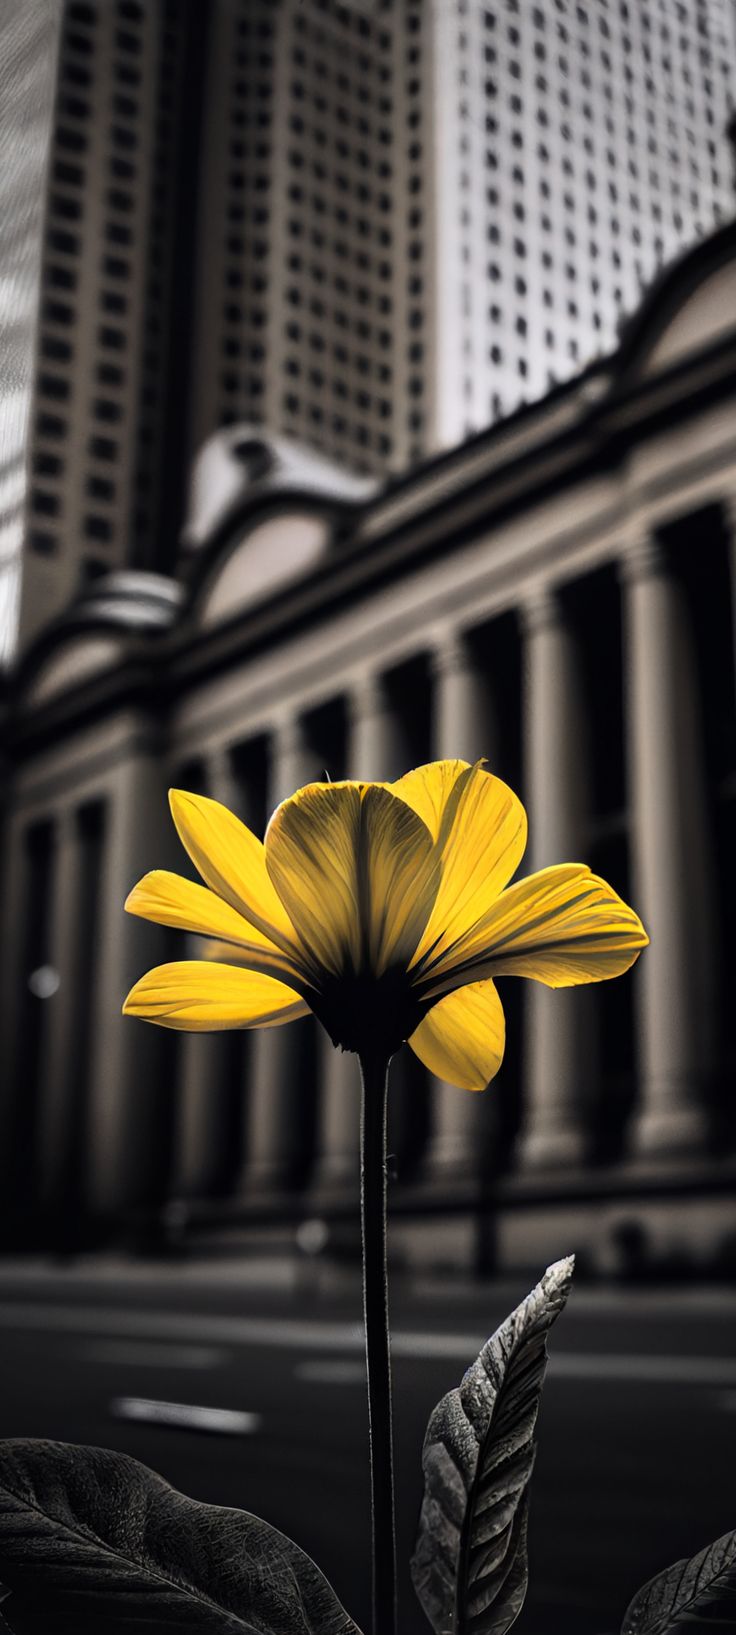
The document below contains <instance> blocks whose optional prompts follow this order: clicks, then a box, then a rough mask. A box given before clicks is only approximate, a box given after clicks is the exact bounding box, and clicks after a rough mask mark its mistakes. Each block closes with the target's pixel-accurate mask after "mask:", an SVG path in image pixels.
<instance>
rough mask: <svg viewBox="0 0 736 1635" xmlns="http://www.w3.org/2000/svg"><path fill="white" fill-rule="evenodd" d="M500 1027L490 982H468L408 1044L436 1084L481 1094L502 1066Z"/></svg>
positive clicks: (439, 1005) (436, 1007)
mask: <svg viewBox="0 0 736 1635" xmlns="http://www.w3.org/2000/svg"><path fill="white" fill-rule="evenodd" d="M505 1038H506V1026H505V1021H504V1014H503V1007H502V1005H501V1001H500V999H499V997H498V994H497V993H496V989H495V987H494V984H493V983H492V982H473V983H470V985H469V986H468V987H465V988H458V989H457V990H456V992H455V993H450V994H446V995H445V998H444V999H440V1000H438V1002H437V1004H436V1005H434V1006H433V1007H432V1010H431V1011H429V1013H428V1014H427V1016H425V1018H424V1021H423V1022H420V1024H419V1027H418V1028H417V1029H416V1031H415V1032H414V1033H412V1035H411V1038H410V1040H409V1044H410V1045H411V1048H412V1050H413V1051H414V1052H415V1053H416V1055H417V1056H418V1057H419V1060H420V1062H424V1065H425V1067H428V1068H429V1070H430V1073H436V1075H437V1077H438V1079H447V1081H448V1082H449V1083H450V1084H456V1085H459V1087H460V1089H461V1090H485V1087H486V1085H487V1084H488V1082H489V1080H490V1079H492V1078H493V1076H494V1074H496V1073H497V1072H498V1069H499V1067H500V1066H501V1062H502V1061H503V1049H504V1043H505Z"/></svg>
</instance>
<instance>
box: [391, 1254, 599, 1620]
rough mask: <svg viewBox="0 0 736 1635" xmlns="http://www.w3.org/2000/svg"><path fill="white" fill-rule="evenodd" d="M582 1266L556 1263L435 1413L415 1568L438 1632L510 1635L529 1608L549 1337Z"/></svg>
mask: <svg viewBox="0 0 736 1635" xmlns="http://www.w3.org/2000/svg"><path fill="white" fill-rule="evenodd" d="M573 1265H574V1260H573V1258H572V1257H570V1258H569V1259H567V1260H559V1261H557V1262H556V1263H555V1264H554V1265H553V1266H550V1267H548V1269H547V1271H546V1272H545V1274H544V1277H543V1278H542V1280H541V1282H540V1283H538V1284H537V1287H536V1288H535V1289H533V1290H532V1292H531V1294H529V1295H527V1297H526V1300H524V1301H522V1304H521V1305H520V1306H517V1308H516V1311H513V1312H512V1313H511V1316H510V1317H507V1318H506V1321H505V1322H504V1323H502V1324H501V1327H500V1328H498V1329H497V1330H496V1332H495V1334H493V1335H492V1336H491V1339H490V1340H488V1341H487V1342H486V1344H485V1345H484V1347H483V1350H482V1351H481V1353H480V1356H479V1357H478V1359H477V1361H476V1362H474V1363H473V1366H472V1368H469V1369H468V1372H467V1374H466V1375H465V1377H464V1379H463V1381H462V1383H461V1385H460V1386H459V1388H458V1389H457V1390H454V1391H450V1392H449V1393H448V1395H447V1396H446V1397H443V1398H442V1401H441V1402H440V1403H438V1404H437V1407H436V1408H435V1409H434V1412H433V1413H432V1414H431V1416H430V1420H429V1424H428V1426H427V1434H426V1436H425V1438H424V1449H423V1453H422V1469H423V1471H424V1500H423V1503H422V1509H421V1514H420V1517H419V1532H418V1536H417V1542H416V1546H415V1550H414V1555H413V1558H412V1564H411V1570H412V1578H413V1581H414V1588H415V1590H416V1592H417V1595H418V1597H419V1600H420V1602H421V1604H422V1607H423V1608H424V1611H425V1612H426V1614H427V1617H428V1619H429V1622H430V1624H431V1625H432V1628H433V1630H434V1631H435V1635H504V1631H505V1630H507V1629H509V1628H510V1626H511V1624H512V1623H513V1622H514V1619H515V1618H517V1617H518V1615H519V1613H520V1611H521V1608H522V1606H523V1603H524V1597H525V1595H526V1586H527V1576H528V1572H527V1542H526V1540H527V1513H528V1488H529V1479H530V1476H531V1473H532V1465H533V1462H534V1429H535V1425H536V1421H537V1413H538V1411H539V1400H540V1396H541V1391H542V1383H543V1380H544V1372H545V1368H546V1366H547V1344H546V1341H547V1334H548V1332H549V1330H550V1328H551V1326H552V1324H553V1322H554V1321H555V1318H556V1317H558V1316H559V1314H560V1312H561V1311H562V1308H563V1306H564V1304H565V1301H566V1300H567V1296H568V1294H569V1292H570V1283H571V1280H572V1272H573Z"/></svg>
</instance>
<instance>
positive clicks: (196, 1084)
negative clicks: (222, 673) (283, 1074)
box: [172, 749, 244, 1199]
mask: <svg viewBox="0 0 736 1635" xmlns="http://www.w3.org/2000/svg"><path fill="white" fill-rule="evenodd" d="M204 787H205V789H206V791H207V794H208V795H209V796H210V798H211V799H212V800H218V801H221V803H222V805H223V806H228V807H230V808H231V810H232V811H235V812H237V809H238V790H237V786H236V782H235V779H234V777H233V772H232V764H231V761H230V756H229V754H228V752H227V750H224V749H219V750H216V751H213V752H212V753H211V754H210V755H208V757H207V761H206V764H205V768H204ZM187 940H188V942H189V947H188V948H187V950H186V955H185V954H184V953H183V952H182V955H181V957H182V958H184V957H187V958H199V957H200V953H201V950H200V945H199V939H197V938H195V937H192V938H191V939H187ZM241 1047H242V1039H241V1036H240V1035H239V1034H236V1033H183V1034H181V1036H180V1040H179V1071H178V1075H177V1076H178V1084H179V1091H178V1108H177V1131H176V1141H175V1157H174V1168H173V1173H174V1181H173V1186H172V1191H173V1193H174V1196H175V1197H176V1198H177V1199H179V1198H207V1197H210V1196H217V1195H218V1194H220V1193H221V1192H222V1191H223V1189H224V1187H225V1186H226V1184H227V1179H228V1176H229V1175H230V1176H231V1175H232V1173H233V1172H234V1170H236V1169H237V1161H236V1159H235V1158H234V1155H233V1153H232V1152H231V1151H230V1150H229V1148H230V1141H231V1133H230V1119H229V1116H228V1108H227V1106H226V1103H227V1100H228V1097H229V1095H230V1094H231V1092H232V1089H233V1083H234V1080H235V1077H236V1065H237V1056H238V1054H239V1053H240V1054H241V1055H242V1048H241ZM242 1088H243V1091H244V1086H243V1087H242Z"/></svg>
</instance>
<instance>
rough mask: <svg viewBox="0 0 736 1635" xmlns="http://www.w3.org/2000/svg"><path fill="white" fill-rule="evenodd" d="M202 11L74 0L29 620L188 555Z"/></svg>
mask: <svg viewBox="0 0 736 1635" xmlns="http://www.w3.org/2000/svg"><path fill="white" fill-rule="evenodd" d="M198 15H199V8H198V7H197V6H196V5H192V4H190V3H189V0H160V3H157V4H156V5H155V6H148V5H144V4H142V3H140V0H67V3H66V5H65V7H64V12H63V21H62V27H61V37H60V45H59V66H58V84H57V95H56V107H55V115H54V130H53V139H52V151H51V156H50V162H49V175H48V193H47V201H46V226H45V237H44V245H43V255H42V274H41V300H40V311H39V319H38V335H37V372H36V381H35V401H34V409H33V420H32V427H31V445H32V447H31V485H30V492H29V497H28V514H27V534H26V558H27V571H26V573H25V576H24V584H23V604H22V626H23V631H24V634H25V633H27V632H29V631H34V630H37V629H39V628H41V626H42V625H43V624H44V622H45V621H46V620H47V619H48V618H49V617H51V616H52V615H53V614H54V613H57V612H58V611H59V610H60V609H61V608H62V607H64V606H66V605H67V604H68V602H69V601H70V600H71V599H72V597H73V596H74V594H75V593H76V591H77V589H78V588H79V586H80V584H83V583H84V582H85V581H87V580H88V579H90V578H92V577H94V576H95V575H96V574H99V573H103V572H107V571H108V570H109V569H110V568H113V567H116V566H118V567H122V566H124V565H126V564H127V565H130V566H146V567H151V566H154V565H160V566H164V565H167V563H168V564H170V563H171V561H172V560H173V549H174V547H175V543H176V537H177V529H178V522H179V519H180V514H181V513H180V506H181V493H182V475H181V473H182V468H183V464H184V449H183V443H182V425H183V416H182V409H181V404H182V398H183V396H184V395H185V392H186V387H187V380H188V364H187V359H186V349H185V348H184V347H183V346H182V336H183V335H186V334H187V332H188V326H189V293H188V291H189V279H188V277H187V275H186V269H187V268H188V265H189V263H190V261H191V256H192V252H193V245H192V237H191V230H192V220H193V218H192V211H191V204H190V187H189V178H190V175H191V172H192V170H193V169H194V168H195V167H196V152H197V132H198V126H197V120H196V108H197V87H198V76H197V74H196V73H195V71H194V64H195V63H196V64H198V63H199V59H200V55H201V41H200V34H201V30H200V26H199V22H198Z"/></svg>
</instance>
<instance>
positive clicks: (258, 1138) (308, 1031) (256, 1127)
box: [242, 716, 319, 1198]
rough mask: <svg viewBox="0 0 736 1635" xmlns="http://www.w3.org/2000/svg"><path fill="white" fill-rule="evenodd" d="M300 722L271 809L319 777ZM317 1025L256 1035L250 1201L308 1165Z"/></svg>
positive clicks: (276, 740)
mask: <svg viewBox="0 0 736 1635" xmlns="http://www.w3.org/2000/svg"><path fill="white" fill-rule="evenodd" d="M318 775H319V774H318V773H317V771H316V769H315V767H314V763H313V757H312V756H311V755H310V752H309V746H308V744H307V742H306V740H305V737H304V732H303V729H302V725H301V722H300V721H299V720H298V719H297V718H296V717H293V716H288V717H284V718H282V719H281V720H280V721H279V722H278V723H277V725H276V726H275V728H274V732H273V737H272V745H271V765H270V776H269V805H270V808H271V809H273V808H274V807H276V806H277V805H278V804H279V802H280V801H282V800H284V799H285V798H286V797H287V796H288V795H292V794H293V793H294V791H295V790H296V789H298V788H300V786H301V785H303V784H305V783H308V782H310V780H311V779H312V778H313V777H315V776H318ZM315 1028H316V1023H315V1022H314V1020H313V1018H312V1017H305V1018H304V1020H302V1021H300V1022H289V1023H287V1025H286V1026H285V1027H281V1028H264V1029H263V1030H255V1031H254V1033H253V1035H252V1041H251V1044H252V1049H251V1054H250V1070H249V1085H248V1117H247V1135H246V1155H245V1177H244V1179H243V1182H242V1185H243V1187H244V1189H245V1191H247V1194H248V1196H249V1198H250V1197H257V1196H258V1195H259V1194H261V1193H262V1194H263V1195H264V1197H265V1198H267V1197H268V1195H269V1194H270V1193H271V1192H272V1191H273V1190H274V1189H278V1188H279V1187H283V1186H284V1185H285V1184H287V1183H288V1182H289V1181H290V1180H291V1179H292V1178H293V1177H294V1175H295V1174H300V1173H301V1171H302V1170H303V1169H304V1168H305V1167H306V1164H307V1162H308V1154H307V1153H305V1151H304V1142H305V1140H306V1141H309V1140H310V1129H309V1126H310V1123H311V1111H312V1099H313V1095H314V1051H315V1041H314V1034H315Z"/></svg>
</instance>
